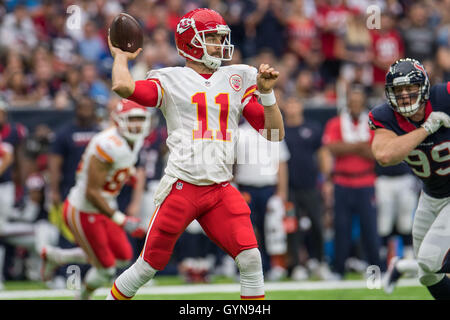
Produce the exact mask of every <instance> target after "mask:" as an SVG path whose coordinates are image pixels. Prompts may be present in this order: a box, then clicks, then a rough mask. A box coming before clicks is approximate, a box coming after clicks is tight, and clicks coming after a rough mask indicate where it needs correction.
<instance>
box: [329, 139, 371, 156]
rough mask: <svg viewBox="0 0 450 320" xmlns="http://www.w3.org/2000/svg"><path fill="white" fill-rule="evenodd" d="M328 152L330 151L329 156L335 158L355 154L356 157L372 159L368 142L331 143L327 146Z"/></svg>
mask: <svg viewBox="0 0 450 320" xmlns="http://www.w3.org/2000/svg"><path fill="white" fill-rule="evenodd" d="M327 148H328V150H330V152H331V154H332V155H334V156H335V157H337V156H345V155H349V154H357V155H358V156H361V157H364V158H368V159H373V155H372V152H371V150H370V144H369V143H368V142H356V143H348V142H342V141H339V142H337V141H336V142H332V143H329V144H327Z"/></svg>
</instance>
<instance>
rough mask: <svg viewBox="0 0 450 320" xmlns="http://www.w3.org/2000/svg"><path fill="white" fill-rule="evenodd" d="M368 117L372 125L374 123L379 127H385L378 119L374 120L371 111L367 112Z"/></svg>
mask: <svg viewBox="0 0 450 320" xmlns="http://www.w3.org/2000/svg"><path fill="white" fill-rule="evenodd" d="M369 119H370V121H372V122H373V124H374V125H376V126H377V127H381V128H385V126H384V124H382V123H381V122H380V121H378V120H375V118H374V117H373V114H372V112H369Z"/></svg>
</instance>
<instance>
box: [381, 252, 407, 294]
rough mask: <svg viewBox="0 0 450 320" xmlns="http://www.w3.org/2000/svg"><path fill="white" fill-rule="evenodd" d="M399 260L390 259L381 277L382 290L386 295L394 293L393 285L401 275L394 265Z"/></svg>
mask: <svg viewBox="0 0 450 320" xmlns="http://www.w3.org/2000/svg"><path fill="white" fill-rule="evenodd" d="M399 260H400V258H399V257H392V258H391V261H390V262H389V267H388V269H387V271H386V273H385V274H384V277H383V289H384V292H386V293H387V294H391V293H392V291H394V288H395V285H396V284H397V281H398V279H400V277H401V275H402V274H401V273H400V272H399V271H398V270H397V268H396V267H395V265H396V264H397V262H398V261H399Z"/></svg>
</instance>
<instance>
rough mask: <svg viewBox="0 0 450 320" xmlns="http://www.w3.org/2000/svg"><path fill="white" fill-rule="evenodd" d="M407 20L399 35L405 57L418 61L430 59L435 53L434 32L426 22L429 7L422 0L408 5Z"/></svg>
mask: <svg viewBox="0 0 450 320" xmlns="http://www.w3.org/2000/svg"><path fill="white" fill-rule="evenodd" d="M408 18H409V19H408V20H407V21H406V23H405V25H404V26H403V27H402V31H401V35H402V38H403V42H404V44H405V57H408V58H412V59H417V60H419V61H423V60H427V59H432V58H433V57H434V55H435V53H436V49H437V47H436V32H435V30H434V28H432V27H430V26H429V24H428V18H429V8H428V6H427V5H426V4H425V3H424V2H423V1H415V2H413V3H412V4H411V6H410V7H409V12H408Z"/></svg>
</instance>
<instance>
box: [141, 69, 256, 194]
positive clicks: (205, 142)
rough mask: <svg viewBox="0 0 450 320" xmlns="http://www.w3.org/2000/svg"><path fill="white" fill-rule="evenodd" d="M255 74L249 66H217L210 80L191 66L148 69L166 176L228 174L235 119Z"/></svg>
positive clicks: (216, 179)
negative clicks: (163, 137) (163, 131)
mask: <svg viewBox="0 0 450 320" xmlns="http://www.w3.org/2000/svg"><path fill="white" fill-rule="evenodd" d="M256 75H257V70H256V68H254V67H250V66H247V65H232V66H226V67H220V68H219V69H217V71H215V72H214V73H213V74H212V75H211V77H210V78H209V79H206V78H204V77H203V76H202V75H200V74H198V73H197V72H196V71H194V70H193V69H191V68H189V67H173V68H172V67H170V68H163V69H159V70H152V71H150V72H149V74H148V76H147V79H149V80H154V81H155V82H156V83H157V84H158V86H157V87H158V93H159V98H158V105H157V107H159V108H160V109H161V111H162V113H163V114H164V116H165V118H166V122H167V131H168V139H167V146H168V148H169V150H170V154H169V159H168V163H167V167H166V169H165V173H166V175H168V176H171V177H173V178H178V179H181V180H183V181H186V182H189V183H193V184H195V185H210V184H214V183H220V182H224V181H229V180H231V179H232V177H233V175H232V168H233V164H234V162H235V147H236V142H237V131H238V125H239V119H240V116H241V114H242V111H243V109H244V107H245V106H246V104H247V103H248V102H249V101H250V99H251V97H252V95H253V94H255V92H256Z"/></svg>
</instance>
